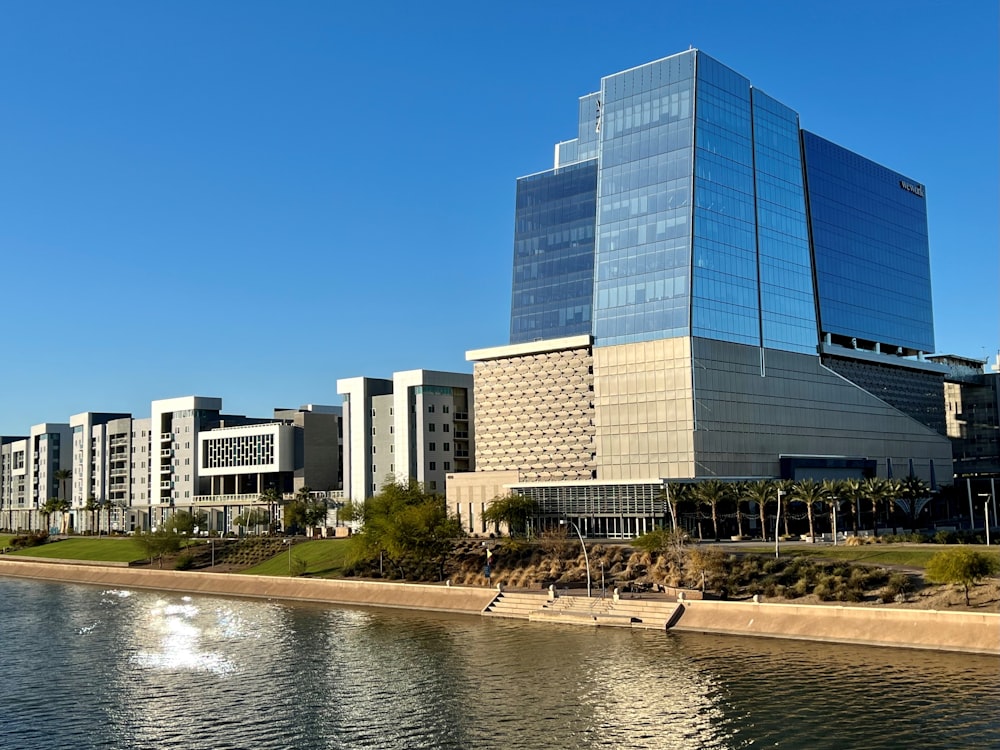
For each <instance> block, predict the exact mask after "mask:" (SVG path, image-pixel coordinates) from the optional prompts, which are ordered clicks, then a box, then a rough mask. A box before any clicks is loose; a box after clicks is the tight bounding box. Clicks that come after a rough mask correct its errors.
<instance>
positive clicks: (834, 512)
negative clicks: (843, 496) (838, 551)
mask: <svg viewBox="0 0 1000 750" xmlns="http://www.w3.org/2000/svg"><path fill="white" fill-rule="evenodd" d="M830 499H831V500H832V501H833V503H832V504H831V505H832V507H833V546H834V547H836V546H837V507H838V506H839V505H840V498H839V497H831V498H830Z"/></svg>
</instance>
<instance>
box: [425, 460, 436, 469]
mask: <svg viewBox="0 0 1000 750" xmlns="http://www.w3.org/2000/svg"><path fill="white" fill-rule="evenodd" d="M427 468H428V469H430V470H431V471H436V470H437V462H435V461H431V462H430V463H429V464H427Z"/></svg>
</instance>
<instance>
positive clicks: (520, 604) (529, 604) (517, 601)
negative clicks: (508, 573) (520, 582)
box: [483, 591, 548, 620]
mask: <svg viewBox="0 0 1000 750" xmlns="http://www.w3.org/2000/svg"><path fill="white" fill-rule="evenodd" d="M547 603H548V596H547V595H546V594H545V593H544V592H537V593H519V592H512V591H501V592H499V593H498V594H497V595H496V596H495V597H494V599H493V601H492V602H490V603H489V604H487V605H486V608H485V609H484V610H483V614H484V615H488V616H490V617H507V618H510V619H514V620H530V619H531V613H532V612H535V611H537V610H539V609H541V608H542V607H544V606H545V605H546V604H547Z"/></svg>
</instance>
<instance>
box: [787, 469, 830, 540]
mask: <svg viewBox="0 0 1000 750" xmlns="http://www.w3.org/2000/svg"><path fill="white" fill-rule="evenodd" d="M826 497H827V491H826V489H824V487H823V486H822V485H821V484H820V483H819V482H817V481H816V480H815V479H800V480H799V481H798V482H796V483H795V488H794V489H793V490H792V499H794V500H798V501H799V502H801V503H805V504H806V516H807V517H808V518H809V538H810V539H815V538H816V529H815V526H814V525H813V504H814V503H820V502H825V501H826Z"/></svg>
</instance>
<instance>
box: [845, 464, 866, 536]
mask: <svg viewBox="0 0 1000 750" xmlns="http://www.w3.org/2000/svg"><path fill="white" fill-rule="evenodd" d="M840 494H841V497H843V498H844V500H846V501H847V502H848V503H850V507H851V531H852V532H854V536H857V535H858V505H859V504H860V502H861V498H862V497H863V495H862V492H861V480H860V479H857V478H855V477H851V478H849V479H843V480H841V482H840Z"/></svg>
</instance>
